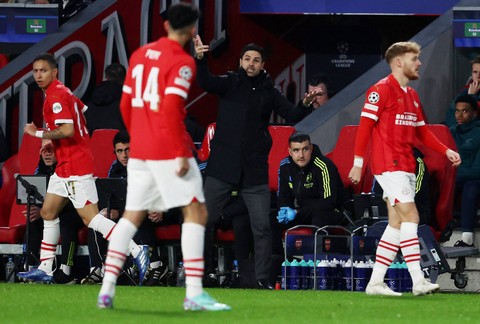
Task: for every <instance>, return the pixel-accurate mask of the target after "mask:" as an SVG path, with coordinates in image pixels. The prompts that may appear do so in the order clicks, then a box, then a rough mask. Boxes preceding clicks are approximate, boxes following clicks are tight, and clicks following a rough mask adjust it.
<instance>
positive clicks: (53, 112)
mask: <svg viewBox="0 0 480 324" xmlns="http://www.w3.org/2000/svg"><path fill="white" fill-rule="evenodd" d="M86 109H87V106H85V105H84V104H83V102H81V101H80V99H78V98H77V97H75V96H74V95H73V93H72V92H71V91H70V89H68V88H67V87H66V86H64V85H63V84H62V83H61V82H60V81H58V80H55V81H53V82H52V83H51V84H50V85H49V86H48V88H47V90H46V91H45V101H44V103H43V118H44V120H45V123H46V125H47V129H49V130H54V129H56V128H58V126H59V125H60V124H73V125H74V128H75V132H74V135H73V136H72V137H67V138H61V139H58V140H53V143H54V145H55V157H56V158H57V167H56V169H55V173H56V174H57V175H58V176H60V177H62V178H68V177H70V176H82V175H86V174H92V173H93V154H92V151H91V149H90V136H89V135H88V131H87V127H86V126H85V124H86V123H85V117H84V116H83V112H84V111H85V110H86Z"/></svg>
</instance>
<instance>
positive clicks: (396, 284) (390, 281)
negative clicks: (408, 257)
mask: <svg viewBox="0 0 480 324" xmlns="http://www.w3.org/2000/svg"><path fill="white" fill-rule="evenodd" d="M399 272H400V271H399V268H398V266H397V263H393V262H392V264H391V265H390V267H388V269H387V273H386V276H385V283H386V284H387V286H388V288H390V289H391V290H393V291H396V292H399V291H400V280H399Z"/></svg>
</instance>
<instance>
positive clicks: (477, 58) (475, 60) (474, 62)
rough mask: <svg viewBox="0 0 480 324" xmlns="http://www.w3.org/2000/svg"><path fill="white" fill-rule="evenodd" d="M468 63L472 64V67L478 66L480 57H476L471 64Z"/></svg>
mask: <svg viewBox="0 0 480 324" xmlns="http://www.w3.org/2000/svg"><path fill="white" fill-rule="evenodd" d="M470 63H472V65H473V64H479V63H480V55H478V56H476V57H475V58H474V59H473V60H472V62H470Z"/></svg>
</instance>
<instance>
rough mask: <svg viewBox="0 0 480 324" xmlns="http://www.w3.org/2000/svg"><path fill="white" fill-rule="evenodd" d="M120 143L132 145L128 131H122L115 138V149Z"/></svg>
mask: <svg viewBox="0 0 480 324" xmlns="http://www.w3.org/2000/svg"><path fill="white" fill-rule="evenodd" d="M118 143H130V135H129V134H128V132H127V131H126V130H121V131H119V132H118V133H117V134H115V136H114V137H113V148H115V145H117V144H118Z"/></svg>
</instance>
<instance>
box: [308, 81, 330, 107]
mask: <svg viewBox="0 0 480 324" xmlns="http://www.w3.org/2000/svg"><path fill="white" fill-rule="evenodd" d="M312 91H317V94H316V95H315V97H314V99H313V101H312V102H311V104H310V105H309V108H310V112H312V111H314V110H315V109H318V108H320V106H323V105H324V104H326V103H327V102H328V100H330V98H331V97H332V96H333V91H332V89H331V86H330V81H329V80H328V78H327V77H326V76H325V75H324V74H322V73H317V74H315V75H314V76H312V77H311V78H310V80H308V92H312ZM307 94H308V93H307Z"/></svg>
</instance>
